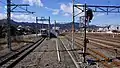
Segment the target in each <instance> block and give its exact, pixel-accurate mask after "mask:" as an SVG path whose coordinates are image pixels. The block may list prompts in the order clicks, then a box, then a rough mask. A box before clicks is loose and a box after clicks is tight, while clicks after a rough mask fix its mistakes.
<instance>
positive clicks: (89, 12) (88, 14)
mask: <svg viewBox="0 0 120 68" xmlns="http://www.w3.org/2000/svg"><path fill="white" fill-rule="evenodd" d="M74 1H75V0H73V16H72V17H73V25H74V20H75V19H74V18H75V17H76V16H78V15H79V14H81V13H82V12H84V13H85V14H84V16H85V19H84V22H85V23H84V53H86V47H87V42H86V28H87V26H86V23H87V22H90V21H91V20H92V18H93V12H106V13H107V14H108V13H120V6H102V5H101V6H98V5H97V6H96V5H86V4H83V5H80V4H74ZM74 7H76V8H77V9H79V10H82V11H81V12H79V13H78V14H77V15H75V13H74V9H75V8H74ZM81 7H82V8H83V9H81ZM89 8H92V9H89ZM72 29H74V27H72ZM73 34H74V32H73V33H72V35H73ZM72 39H73V40H74V35H73V38H72ZM85 56H86V55H85V54H83V57H84V62H86V58H85Z"/></svg>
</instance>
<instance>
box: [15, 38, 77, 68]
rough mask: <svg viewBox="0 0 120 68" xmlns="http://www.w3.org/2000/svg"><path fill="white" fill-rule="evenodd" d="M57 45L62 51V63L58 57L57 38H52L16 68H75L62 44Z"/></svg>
mask: <svg viewBox="0 0 120 68" xmlns="http://www.w3.org/2000/svg"><path fill="white" fill-rule="evenodd" d="M57 43H58V47H59V51H60V59H61V61H60V62H59V61H58V56H57V50H56V38H52V39H50V40H46V41H44V42H43V43H42V44H41V45H40V46H38V47H37V48H36V49H35V50H34V51H33V52H31V53H30V54H29V55H28V56H27V57H25V58H24V59H23V60H22V61H21V62H19V63H18V64H17V65H16V66H15V67H14V68H75V65H74V63H73V61H72V60H71V58H70V56H69V55H68V53H67V52H66V51H64V50H65V48H64V47H63V45H62V44H61V42H60V41H59V40H58V41H57ZM62 50H63V51H62Z"/></svg>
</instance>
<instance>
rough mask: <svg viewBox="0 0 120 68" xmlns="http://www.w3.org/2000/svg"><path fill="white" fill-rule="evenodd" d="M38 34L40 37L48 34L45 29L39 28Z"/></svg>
mask: <svg viewBox="0 0 120 68" xmlns="http://www.w3.org/2000/svg"><path fill="white" fill-rule="evenodd" d="M40 35H41V36H42V37H47V36H48V30H47V29H41V30H40Z"/></svg>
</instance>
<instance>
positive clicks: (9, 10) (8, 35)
mask: <svg viewBox="0 0 120 68" xmlns="http://www.w3.org/2000/svg"><path fill="white" fill-rule="evenodd" d="M10 19H11V0H7V27H8V28H7V41H8V42H7V44H8V48H9V49H10V51H11V50H12V48H11V35H10V34H11V31H10V29H11V25H10V22H11V20H10Z"/></svg>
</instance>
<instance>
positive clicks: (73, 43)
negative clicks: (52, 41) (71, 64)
mask: <svg viewBox="0 0 120 68" xmlns="http://www.w3.org/2000/svg"><path fill="white" fill-rule="evenodd" d="M72 3H73V4H72V7H73V12H72V49H74V31H75V29H74V20H75V18H74V15H75V14H74V0H72Z"/></svg>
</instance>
